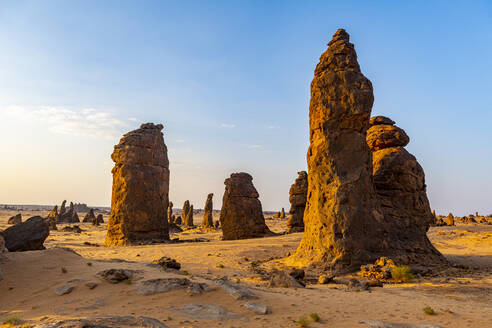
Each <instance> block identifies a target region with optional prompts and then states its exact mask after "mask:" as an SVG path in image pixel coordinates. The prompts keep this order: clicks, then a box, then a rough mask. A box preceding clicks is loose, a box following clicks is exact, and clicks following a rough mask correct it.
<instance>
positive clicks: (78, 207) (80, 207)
mask: <svg viewBox="0 0 492 328" xmlns="http://www.w3.org/2000/svg"><path fill="white" fill-rule="evenodd" d="M73 210H74V211H75V212H88V211H89V210H90V208H89V207H88V206H87V204H84V203H75V204H73Z"/></svg>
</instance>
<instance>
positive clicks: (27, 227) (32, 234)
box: [1, 216, 50, 252]
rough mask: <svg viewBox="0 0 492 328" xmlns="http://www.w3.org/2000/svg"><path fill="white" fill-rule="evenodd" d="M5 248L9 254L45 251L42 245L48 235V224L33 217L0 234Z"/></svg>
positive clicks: (40, 218)
mask: <svg viewBox="0 0 492 328" xmlns="http://www.w3.org/2000/svg"><path fill="white" fill-rule="evenodd" d="M1 234H2V235H3V238H4V239H5V246H6V247H7V249H8V250H9V251H10V252H24V251H35V250H41V249H45V247H44V245H43V243H44V241H45V240H46V238H47V237H48V235H49V234H50V229H49V226H48V223H46V221H45V220H44V219H43V218H42V217H40V216H33V217H31V218H29V219H27V220H26V221H24V222H21V223H19V224H16V225H14V226H12V227H10V228H7V229H5V230H4V231H3V232H1Z"/></svg>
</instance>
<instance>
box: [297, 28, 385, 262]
mask: <svg viewBox="0 0 492 328" xmlns="http://www.w3.org/2000/svg"><path fill="white" fill-rule="evenodd" d="M373 101H374V97H373V90H372V84H371V82H370V81H369V80H368V79H367V78H366V77H365V76H364V75H363V74H362V73H361V71H360V67H359V64H358V62H357V54H356V53H355V49H354V45H353V44H352V43H350V42H349V35H348V33H347V32H345V30H343V29H339V30H338V31H337V32H336V33H335V34H334V35H333V39H332V40H331V41H330V42H329V43H328V50H326V51H325V52H324V53H323V54H322V55H321V58H320V62H319V63H318V65H317V66H316V69H315V71H314V79H313V81H312V83H311V102H310V107H309V126H310V146H309V150H308V154H307V163H308V172H309V174H308V196H307V197H308V198H307V204H306V210H305V212H304V226H305V228H304V229H305V230H304V235H303V238H302V241H301V243H300V245H299V247H298V249H297V251H296V253H295V254H294V255H293V256H291V257H290V258H289V259H288V262H290V263H291V264H293V265H297V266H305V265H308V264H318V263H319V264H323V265H325V266H328V267H330V268H332V269H334V270H354V269H356V268H358V267H359V266H360V265H361V264H365V263H370V262H373V261H374V260H375V259H377V258H378V257H379V256H378V255H379V253H380V249H381V238H380V237H379V236H380V232H381V231H380V229H379V226H380V224H381V223H382V222H383V220H384V216H383V213H382V212H381V210H380V208H379V205H378V201H377V197H376V193H375V191H374V187H373V184H372V157H371V151H370V149H369V147H368V146H367V143H366V130H367V128H368V126H369V118H370V115H371V108H372V104H373Z"/></svg>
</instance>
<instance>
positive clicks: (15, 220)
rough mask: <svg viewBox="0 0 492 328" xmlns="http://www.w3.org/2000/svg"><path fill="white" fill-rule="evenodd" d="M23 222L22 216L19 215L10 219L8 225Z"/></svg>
mask: <svg viewBox="0 0 492 328" xmlns="http://www.w3.org/2000/svg"><path fill="white" fill-rule="evenodd" d="M21 222H22V214H20V213H18V214H16V215H14V216H12V217H10V218H9V220H8V222H7V223H8V224H17V223H21Z"/></svg>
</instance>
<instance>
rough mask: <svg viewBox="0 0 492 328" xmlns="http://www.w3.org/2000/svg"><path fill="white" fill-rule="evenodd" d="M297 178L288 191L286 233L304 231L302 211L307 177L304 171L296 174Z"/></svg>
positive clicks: (305, 198) (304, 206)
mask: <svg viewBox="0 0 492 328" xmlns="http://www.w3.org/2000/svg"><path fill="white" fill-rule="evenodd" d="M297 174H298V176H297V179H296V181H295V182H294V184H293V185H292V186H291V187H290V190H289V202H290V210H289V214H290V216H289V219H288V221H287V232H288V233H292V232H302V231H304V220H303V218H304V209H305V208H306V201H307V191H308V175H307V173H306V171H301V172H297Z"/></svg>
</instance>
